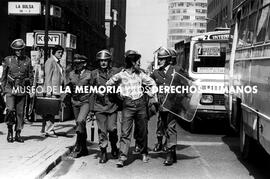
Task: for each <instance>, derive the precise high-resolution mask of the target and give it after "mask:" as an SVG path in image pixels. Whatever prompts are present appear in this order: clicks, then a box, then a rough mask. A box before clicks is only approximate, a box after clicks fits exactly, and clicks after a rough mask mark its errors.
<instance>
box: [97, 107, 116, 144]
mask: <svg viewBox="0 0 270 179" xmlns="http://www.w3.org/2000/svg"><path fill="white" fill-rule="evenodd" d="M96 121H97V125H98V138H99V147H100V148H105V147H107V146H108V132H109V133H110V132H113V131H115V130H117V112H114V113H111V114H110V113H98V112H97V113H96ZM116 137H117V135H116V136H115V137H111V136H110V138H109V140H110V142H111V143H113V144H116V143H117V141H118V138H116Z"/></svg>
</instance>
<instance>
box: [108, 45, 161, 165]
mask: <svg viewBox="0 0 270 179" xmlns="http://www.w3.org/2000/svg"><path fill="white" fill-rule="evenodd" d="M140 58H141V55H140V54H139V53H138V52H136V51H134V50H128V51H127V52H126V53H125V62H126V67H125V69H123V70H122V71H121V72H119V73H117V74H115V75H114V76H112V77H111V78H110V79H109V81H107V83H106V85H116V84H118V85H119V86H120V87H121V92H120V94H121V96H122V97H123V109H122V121H121V137H120V155H119V160H118V162H117V164H116V165H117V167H123V166H124V162H125V161H126V160H127V157H128V150H129V147H130V142H131V137H132V127H133V122H134V123H135V126H137V135H136V141H137V143H138V145H139V146H140V149H141V151H140V152H141V154H142V160H143V162H148V160H149V158H148V145H147V143H148V141H147V133H148V129H147V123H146V121H147V111H146V104H145V103H146V101H145V100H144V97H143V91H142V86H143V85H146V86H149V87H154V86H155V85H156V84H155V81H154V80H153V79H152V78H150V77H149V76H147V75H146V74H145V73H143V72H142V71H141V70H140ZM151 92H152V91H151V90H150V91H149V95H151V96H153V94H152V93H151Z"/></svg>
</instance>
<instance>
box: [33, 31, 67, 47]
mask: <svg viewBox="0 0 270 179" xmlns="http://www.w3.org/2000/svg"><path fill="white" fill-rule="evenodd" d="M44 37H45V34H44V33H43V32H37V33H36V34H35V44H36V45H37V46H39V45H42V46H43V45H44V41H45V40H44ZM48 38H49V39H48V45H52V46H54V45H62V38H63V37H62V33H51V32H49V34H48Z"/></svg>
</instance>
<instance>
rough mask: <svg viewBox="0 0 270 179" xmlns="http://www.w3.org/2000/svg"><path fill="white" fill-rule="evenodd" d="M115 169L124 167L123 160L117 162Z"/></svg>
mask: <svg viewBox="0 0 270 179" xmlns="http://www.w3.org/2000/svg"><path fill="white" fill-rule="evenodd" d="M116 166H117V168H122V167H123V166H124V160H122V159H119V160H118V162H117V163H116Z"/></svg>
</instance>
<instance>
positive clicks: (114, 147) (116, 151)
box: [109, 129, 119, 158]
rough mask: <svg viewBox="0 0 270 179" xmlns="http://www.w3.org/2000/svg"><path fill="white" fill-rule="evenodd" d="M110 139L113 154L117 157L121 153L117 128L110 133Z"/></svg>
mask: <svg viewBox="0 0 270 179" xmlns="http://www.w3.org/2000/svg"><path fill="white" fill-rule="evenodd" d="M109 140H110V142H111V148H112V150H111V155H112V157H113V158H117V157H118V154H119V149H118V148H117V145H116V143H117V140H118V136H117V130H116V129H115V130H113V131H112V132H110V133H109Z"/></svg>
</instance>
